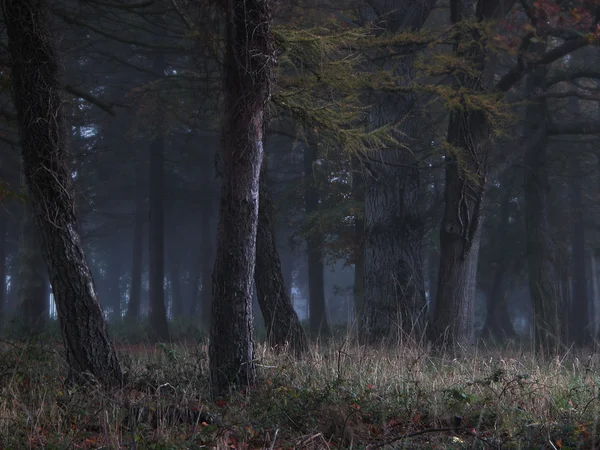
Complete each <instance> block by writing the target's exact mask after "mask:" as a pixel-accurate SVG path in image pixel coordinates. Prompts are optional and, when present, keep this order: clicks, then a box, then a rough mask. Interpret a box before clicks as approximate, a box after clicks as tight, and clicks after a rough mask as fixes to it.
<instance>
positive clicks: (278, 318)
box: [254, 158, 308, 356]
mask: <svg viewBox="0 0 600 450" xmlns="http://www.w3.org/2000/svg"><path fill="white" fill-rule="evenodd" d="M259 188H260V192H259V204H260V205H259V210H258V230H257V235H256V267H255V269H254V279H255V282H256V291H257V295H258V303H259V305H260V309H261V311H262V315H263V318H264V322H265V327H266V329H267V341H268V342H269V345H270V346H271V347H272V348H275V349H285V348H286V347H287V346H288V344H289V346H290V348H291V349H292V350H293V352H294V353H295V354H296V356H301V355H302V354H303V353H305V352H306V351H307V350H308V340H307V338H306V334H305V333H304V330H303V329H302V325H301V324H300V320H299V319H298V315H297V314H296V311H294V306H293V305H292V300H291V299H290V296H289V294H288V289H287V288H286V285H285V282H284V279H283V273H282V271H281V261H280V259H279V253H278V252H277V245H276V239H275V221H274V217H275V208H274V207H273V202H272V200H271V193H270V192H269V182H268V175H267V160H266V158H265V159H264V160H263V166H262V169H261V173H260V186H259Z"/></svg>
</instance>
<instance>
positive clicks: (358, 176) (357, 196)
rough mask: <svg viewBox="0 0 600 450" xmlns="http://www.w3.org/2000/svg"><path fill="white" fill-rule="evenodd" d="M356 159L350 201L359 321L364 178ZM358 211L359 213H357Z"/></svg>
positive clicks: (362, 292) (362, 284)
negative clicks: (353, 212) (354, 211)
mask: <svg viewBox="0 0 600 450" xmlns="http://www.w3.org/2000/svg"><path fill="white" fill-rule="evenodd" d="M362 170H363V169H362V166H361V164H360V160H359V159H358V157H356V156H353V157H352V200H353V201H354V203H355V205H354V208H355V210H356V211H357V212H356V213H355V214H354V235H355V238H356V243H355V245H356V248H355V250H354V258H353V260H354V318H355V320H356V319H359V318H360V317H361V315H362V312H363V307H364V304H365V217H364V204H365V178H364V176H363V173H362ZM358 211H360V212H358Z"/></svg>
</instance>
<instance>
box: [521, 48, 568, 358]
mask: <svg viewBox="0 0 600 450" xmlns="http://www.w3.org/2000/svg"><path fill="white" fill-rule="evenodd" d="M531 47H532V48H531V50H532V53H534V54H543V53H544V50H545V48H546V46H545V44H544V43H535V44H532V46H531ZM545 77H546V68H545V66H540V67H537V68H535V69H534V70H533V72H532V73H531V74H530V75H529V76H528V78H527V92H528V94H529V96H530V98H529V102H528V104H527V122H526V125H525V131H524V132H525V136H527V137H528V138H527V150H526V155H525V165H526V167H527V172H526V174H527V175H526V180H525V222H526V229H527V264H528V274H529V289H530V292H531V299H532V303H533V322H534V348H535V349H536V351H540V352H542V353H547V354H554V353H555V352H556V351H558V349H559V346H560V340H561V328H560V320H559V315H560V313H559V311H560V310H561V306H560V291H559V286H558V285H557V282H558V279H557V273H556V268H555V265H554V254H553V248H554V243H553V241H552V234H551V232H550V225H549V223H548V207H549V205H548V190H549V188H550V184H549V181H548V168H547V166H548V162H547V154H546V153H547V144H548V134H547V103H546V99H545V97H543V96H541V97H540V96H537V97H534V95H533V94H534V92H538V91H539V90H540V89H542V92H543V90H544V88H545V86H544V80H545Z"/></svg>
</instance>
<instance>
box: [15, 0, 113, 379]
mask: <svg viewBox="0 0 600 450" xmlns="http://www.w3.org/2000/svg"><path fill="white" fill-rule="evenodd" d="M3 6H4V20H5V25H6V29H7V33H8V45H9V51H10V54H11V63H12V77H11V79H12V84H13V96H14V102H15V107H16V110H17V116H18V124H19V130H20V137H21V153H22V157H23V172H24V174H25V179H26V181H27V186H28V191H29V195H30V198H31V203H32V206H33V212H34V217H35V222H36V224H37V227H38V229H39V233H40V238H41V243H42V249H43V253H44V257H45V260H46V263H47V265H48V269H49V273H50V280H51V283H52V290H53V293H54V299H55V302H56V306H57V310H58V316H59V319H60V325H61V331H62V335H63V339H64V342H65V349H66V356H67V362H68V364H69V368H70V376H69V379H70V380H72V381H78V382H84V381H85V380H86V378H85V376H84V374H85V373H91V374H92V375H93V376H94V377H96V378H97V379H98V380H99V381H100V382H102V383H104V384H117V383H120V382H121V381H122V373H121V367H120V365H119V360H118V359H117V355H116V353H115V351H114V348H113V345H112V343H111V341H110V340H109V338H108V335H107V332H106V324H105V321H104V317H103V315H102V310H101V308H100V303H99V302H98V298H97V296H96V288H95V287H94V280H93V278H92V274H91V273H90V270H89V267H88V265H87V262H86V259H85V255H84V253H83V246H82V244H81V240H80V237H79V234H78V232H77V220H76V216H75V197H74V193H73V187H72V176H71V170H70V165H69V159H70V155H69V152H68V148H67V146H68V132H67V126H66V123H65V118H64V111H63V106H62V98H61V92H60V89H61V87H60V84H59V68H60V67H61V65H62V64H61V62H60V60H59V57H58V53H57V50H56V48H55V44H54V39H53V36H52V32H51V30H50V18H51V16H50V14H49V5H48V2H47V1H46V0H4V1H3Z"/></svg>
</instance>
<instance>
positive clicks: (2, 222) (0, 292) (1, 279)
mask: <svg viewBox="0 0 600 450" xmlns="http://www.w3.org/2000/svg"><path fill="white" fill-rule="evenodd" d="M7 228H8V227H7V217H6V211H0V326H1V325H2V323H3V322H4V317H5V316H4V313H5V305H6V256H7V251H6V247H7V242H6V241H7V238H8V236H7Z"/></svg>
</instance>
